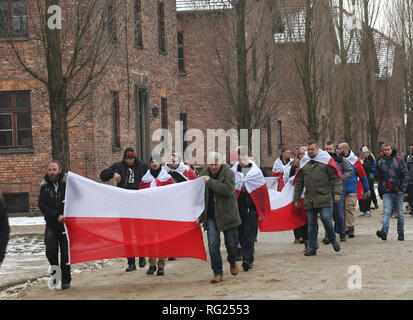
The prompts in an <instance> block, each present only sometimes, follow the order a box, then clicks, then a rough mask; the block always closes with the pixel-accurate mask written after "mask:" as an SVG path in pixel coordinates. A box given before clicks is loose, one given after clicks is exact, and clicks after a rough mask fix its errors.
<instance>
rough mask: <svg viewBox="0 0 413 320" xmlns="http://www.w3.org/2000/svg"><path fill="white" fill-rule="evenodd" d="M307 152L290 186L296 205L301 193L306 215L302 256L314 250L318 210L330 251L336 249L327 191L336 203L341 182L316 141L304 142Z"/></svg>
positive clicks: (331, 162)
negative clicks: (293, 186) (306, 242)
mask: <svg viewBox="0 0 413 320" xmlns="http://www.w3.org/2000/svg"><path fill="white" fill-rule="evenodd" d="M307 153H308V154H307V155H306V156H304V158H303V159H302V160H301V167H300V170H299V171H298V173H297V176H296V184H295V189H294V205H295V206H296V207H297V208H298V207H299V205H300V199H301V194H302V193H303V190H304V187H305V194H304V207H305V209H306V211H307V217H308V249H307V250H306V251H305V253H304V255H305V256H315V255H316V254H317V248H318V246H317V234H318V222H317V215H318V213H320V217H321V221H322V222H323V225H324V228H325V230H326V233H327V238H328V240H329V241H330V243H331V244H332V245H333V248H334V251H336V252H338V251H340V245H339V244H338V242H337V241H336V235H335V232H334V228H333V222H332V219H331V217H330V213H329V212H330V208H331V206H332V199H331V194H332V193H333V194H334V201H335V202H336V203H338V202H339V201H340V198H341V194H342V191H343V182H342V179H341V176H340V174H339V170H340V169H338V168H337V165H336V164H335V161H334V160H333V161H331V159H332V158H331V156H330V155H329V154H328V153H327V152H325V151H323V150H320V149H319V146H318V144H317V142H315V141H310V142H309V143H308V149H307Z"/></svg>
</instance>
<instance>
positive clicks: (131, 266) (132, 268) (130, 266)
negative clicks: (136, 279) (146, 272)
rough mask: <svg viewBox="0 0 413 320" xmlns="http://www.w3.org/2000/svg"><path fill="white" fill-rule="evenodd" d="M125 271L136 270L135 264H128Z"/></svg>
mask: <svg viewBox="0 0 413 320" xmlns="http://www.w3.org/2000/svg"><path fill="white" fill-rule="evenodd" d="M125 271H126V272H131V271H136V265H134V264H130V265H129V266H128V267H127V268H126V270H125Z"/></svg>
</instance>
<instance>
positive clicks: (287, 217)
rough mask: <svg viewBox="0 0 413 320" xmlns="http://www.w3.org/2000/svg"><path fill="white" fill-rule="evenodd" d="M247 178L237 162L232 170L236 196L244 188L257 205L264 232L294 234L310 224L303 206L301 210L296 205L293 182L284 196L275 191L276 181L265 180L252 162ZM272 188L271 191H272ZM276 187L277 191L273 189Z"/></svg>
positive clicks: (283, 192) (260, 226) (274, 179)
mask: <svg viewBox="0 0 413 320" xmlns="http://www.w3.org/2000/svg"><path fill="white" fill-rule="evenodd" d="M250 163H252V167H251V169H250V170H249V171H248V173H247V174H246V175H244V174H243V173H241V172H239V171H237V168H238V165H239V163H238V162H237V163H236V164H235V165H234V166H233V167H232V170H233V172H234V174H235V189H236V191H237V196H238V195H239V192H240V190H241V188H243V187H245V189H246V190H247V191H248V193H249V194H250V196H251V199H252V201H254V205H255V208H256V209H257V214H258V217H259V219H258V227H259V229H260V231H261V232H275V231H286V230H293V229H296V228H298V227H301V226H303V225H305V224H307V214H306V212H305V210H304V206H303V204H301V206H300V209H297V208H296V207H294V205H293V199H294V185H293V184H292V182H293V178H291V179H289V180H287V183H286V184H285V185H284V188H283V189H282V191H281V192H278V191H277V190H276V189H278V188H277V187H276V185H277V184H276V180H278V178H277V177H273V178H264V176H263V174H262V172H261V170H260V168H258V166H257V165H256V164H255V163H254V162H253V161H250ZM269 186H270V187H269ZM274 187H275V188H276V189H274Z"/></svg>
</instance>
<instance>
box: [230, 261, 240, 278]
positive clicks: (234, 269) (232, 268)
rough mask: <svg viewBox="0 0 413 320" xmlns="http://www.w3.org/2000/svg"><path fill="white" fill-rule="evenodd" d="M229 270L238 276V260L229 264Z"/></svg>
mask: <svg viewBox="0 0 413 320" xmlns="http://www.w3.org/2000/svg"><path fill="white" fill-rule="evenodd" d="M229 266H230V267H229V271H230V272H231V274H232V275H233V276H236V275H237V274H238V266H237V263H236V262H234V263H230V264H229Z"/></svg>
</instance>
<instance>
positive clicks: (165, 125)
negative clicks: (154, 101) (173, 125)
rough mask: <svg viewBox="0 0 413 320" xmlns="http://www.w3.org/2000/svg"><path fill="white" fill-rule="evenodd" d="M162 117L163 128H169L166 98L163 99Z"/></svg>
mask: <svg viewBox="0 0 413 320" xmlns="http://www.w3.org/2000/svg"><path fill="white" fill-rule="evenodd" d="M161 117H162V119H161V126H162V129H168V102H167V100H166V98H162V99H161Z"/></svg>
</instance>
